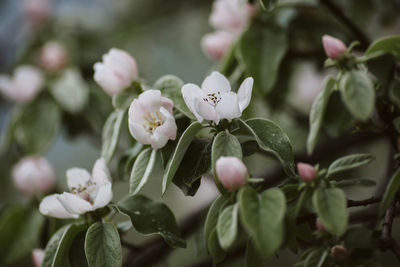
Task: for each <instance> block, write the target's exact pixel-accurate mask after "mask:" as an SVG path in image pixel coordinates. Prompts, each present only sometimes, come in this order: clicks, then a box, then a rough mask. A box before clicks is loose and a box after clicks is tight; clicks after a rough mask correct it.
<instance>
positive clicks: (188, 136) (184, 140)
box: [162, 122, 204, 194]
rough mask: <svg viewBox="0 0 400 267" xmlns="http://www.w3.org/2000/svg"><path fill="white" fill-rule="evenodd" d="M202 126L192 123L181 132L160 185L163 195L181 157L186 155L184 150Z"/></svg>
mask: <svg viewBox="0 0 400 267" xmlns="http://www.w3.org/2000/svg"><path fill="white" fill-rule="evenodd" d="M203 128H204V126H203V125H201V123H199V122H193V123H192V124H190V125H189V127H188V128H187V129H186V130H185V131H184V132H183V134H182V136H181V138H180V139H179V142H178V144H177V145H176V148H175V151H174V154H173V155H172V157H171V158H170V160H169V162H168V165H167V167H166V170H165V173H164V177H163V183H162V193H163V194H164V193H165V191H166V190H167V188H168V186H169V185H170V184H171V182H172V179H173V178H174V176H175V173H176V171H177V170H178V168H179V165H180V164H181V162H182V159H183V156H184V155H185V153H186V150H187V149H188V148H189V146H190V144H191V143H192V141H193V138H194V137H195V136H196V134H197V133H198V132H199V131H200V130H201V129H203Z"/></svg>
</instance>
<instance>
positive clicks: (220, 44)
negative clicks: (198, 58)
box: [201, 31, 237, 60]
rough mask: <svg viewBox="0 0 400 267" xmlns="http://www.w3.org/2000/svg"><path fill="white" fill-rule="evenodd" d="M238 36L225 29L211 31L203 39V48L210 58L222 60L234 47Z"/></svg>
mask: <svg viewBox="0 0 400 267" xmlns="http://www.w3.org/2000/svg"><path fill="white" fill-rule="evenodd" d="M236 38H237V36H236V35H234V34H232V33H230V32H225V31H217V32H213V33H209V34H206V35H204V37H203V38H202V39H201V48H202V49H203V52H204V54H205V55H206V56H207V57H208V58H210V59H212V60H221V59H222V58H223V57H224V56H225V55H226V53H227V52H228V50H229V49H230V48H231V47H232V44H233V42H234V41H235V40H236Z"/></svg>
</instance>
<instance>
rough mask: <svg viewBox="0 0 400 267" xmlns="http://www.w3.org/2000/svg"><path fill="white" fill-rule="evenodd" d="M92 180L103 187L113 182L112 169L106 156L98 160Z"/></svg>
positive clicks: (97, 185)
mask: <svg viewBox="0 0 400 267" xmlns="http://www.w3.org/2000/svg"><path fill="white" fill-rule="evenodd" d="M92 182H94V183H95V184H96V187H101V186H103V185H105V184H107V183H109V182H111V175H110V171H109V170H108V167H107V164H106V161H105V160H104V158H99V159H98V160H96V162H95V164H94V166H93V170H92Z"/></svg>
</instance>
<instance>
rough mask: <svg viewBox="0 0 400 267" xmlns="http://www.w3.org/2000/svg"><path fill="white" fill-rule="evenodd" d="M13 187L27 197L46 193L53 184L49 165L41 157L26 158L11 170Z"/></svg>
mask: <svg viewBox="0 0 400 267" xmlns="http://www.w3.org/2000/svg"><path fill="white" fill-rule="evenodd" d="M12 176H13V181H14V184H15V186H16V187H17V188H18V189H19V190H20V191H21V192H23V193H25V194H27V195H34V194H38V193H46V192H48V191H50V190H51V189H52V188H53V187H54V184H55V173H54V170H53V168H52V167H51V165H50V163H49V162H48V161H47V160H46V159H45V158H43V157H39V156H27V157H24V158H23V159H21V160H20V161H19V162H18V163H17V164H16V165H15V166H14V168H13V171H12Z"/></svg>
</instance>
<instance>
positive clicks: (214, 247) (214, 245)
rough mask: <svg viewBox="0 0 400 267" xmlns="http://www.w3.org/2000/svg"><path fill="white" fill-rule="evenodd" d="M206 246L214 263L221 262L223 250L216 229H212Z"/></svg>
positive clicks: (223, 254)
mask: <svg viewBox="0 0 400 267" xmlns="http://www.w3.org/2000/svg"><path fill="white" fill-rule="evenodd" d="M207 248H208V251H209V252H210V255H211V258H212V260H213V263H214V265H216V264H217V263H219V262H221V261H222V260H223V259H224V258H225V256H226V253H225V251H224V250H223V249H222V248H221V247H220V245H219V242H218V236H217V229H215V228H214V229H213V230H212V232H211V234H210V238H209V239H208V240H207Z"/></svg>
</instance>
